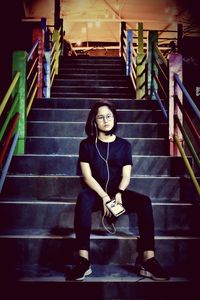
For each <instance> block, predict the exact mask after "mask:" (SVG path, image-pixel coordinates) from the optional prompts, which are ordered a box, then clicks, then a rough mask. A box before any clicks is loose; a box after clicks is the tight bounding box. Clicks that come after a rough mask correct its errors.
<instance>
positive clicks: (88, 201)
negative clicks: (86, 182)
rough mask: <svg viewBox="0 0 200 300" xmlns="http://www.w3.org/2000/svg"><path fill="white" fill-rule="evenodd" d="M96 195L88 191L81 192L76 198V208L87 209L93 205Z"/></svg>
mask: <svg viewBox="0 0 200 300" xmlns="http://www.w3.org/2000/svg"><path fill="white" fill-rule="evenodd" d="M95 198H96V195H95V193H94V192H93V191H92V190H90V189H84V190H82V191H81V192H80V193H79V195H78V198H77V206H83V207H88V206H92V205H93V201H95Z"/></svg>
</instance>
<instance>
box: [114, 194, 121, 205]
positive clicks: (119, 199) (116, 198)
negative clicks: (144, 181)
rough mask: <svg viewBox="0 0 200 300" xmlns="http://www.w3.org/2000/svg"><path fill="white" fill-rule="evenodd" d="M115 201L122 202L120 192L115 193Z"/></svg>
mask: <svg viewBox="0 0 200 300" xmlns="http://www.w3.org/2000/svg"><path fill="white" fill-rule="evenodd" d="M115 202H116V204H122V194H121V193H117V194H116V195H115Z"/></svg>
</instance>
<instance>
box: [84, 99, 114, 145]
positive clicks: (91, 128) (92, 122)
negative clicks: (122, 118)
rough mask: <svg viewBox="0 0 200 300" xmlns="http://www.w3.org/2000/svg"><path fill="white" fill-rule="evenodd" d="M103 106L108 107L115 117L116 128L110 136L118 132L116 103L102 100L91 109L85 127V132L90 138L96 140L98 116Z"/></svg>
mask: <svg viewBox="0 0 200 300" xmlns="http://www.w3.org/2000/svg"><path fill="white" fill-rule="evenodd" d="M101 106H107V107H108V108H109V109H110V110H111V111H112V113H113V116H114V126H113V128H112V129H111V131H110V132H109V133H110V134H113V133H115V132H116V130H117V111H116V107H115V105H114V103H112V102H110V101H108V100H100V101H97V102H96V103H95V104H94V105H93V107H92V108H91V110H90V112H89V115H88V119H87V122H86V125H85V132H86V134H87V136H88V137H90V138H93V139H95V138H96V135H97V130H96V115H97V112H98V109H99V107H101Z"/></svg>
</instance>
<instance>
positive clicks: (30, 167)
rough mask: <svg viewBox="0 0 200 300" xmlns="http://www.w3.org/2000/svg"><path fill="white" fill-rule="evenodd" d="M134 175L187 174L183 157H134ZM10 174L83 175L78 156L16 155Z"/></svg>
mask: <svg viewBox="0 0 200 300" xmlns="http://www.w3.org/2000/svg"><path fill="white" fill-rule="evenodd" d="M132 159H133V168H132V175H143V176H148V175H149V176H158V175H160V176H180V175H184V174H187V173H186V168H185V164H184V162H183V160H182V158H181V157H170V156H141V155H140V156H138V155H137V156H136V155H133V156H132ZM9 174H24V175H25V174H32V175H48V174H51V175H68V176H75V175H81V172H80V169H79V167H78V155H30V154H26V155H16V156H14V157H13V159H12V162H11V165H10V168H9Z"/></svg>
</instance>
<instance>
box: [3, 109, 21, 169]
mask: <svg viewBox="0 0 200 300" xmlns="http://www.w3.org/2000/svg"><path fill="white" fill-rule="evenodd" d="M18 120H19V113H16V114H15V116H14V117H13V121H12V124H11V128H10V131H9V133H8V136H7V139H6V140H5V142H4V143H3V145H1V146H2V148H3V150H2V152H1V153H0V168H2V165H3V160H4V158H5V155H6V152H7V149H8V146H9V144H10V141H11V138H12V134H13V132H14V130H15V128H16V126H17V122H18Z"/></svg>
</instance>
